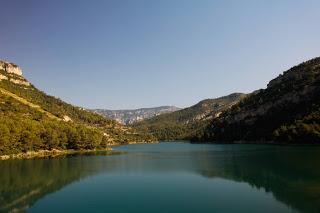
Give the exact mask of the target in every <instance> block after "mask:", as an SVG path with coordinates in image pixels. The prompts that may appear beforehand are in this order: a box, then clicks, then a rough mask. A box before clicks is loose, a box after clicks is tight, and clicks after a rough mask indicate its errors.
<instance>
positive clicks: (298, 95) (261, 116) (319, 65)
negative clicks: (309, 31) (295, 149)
mask: <svg viewBox="0 0 320 213" xmlns="http://www.w3.org/2000/svg"><path fill="white" fill-rule="evenodd" d="M194 140H196V141H213V142H214V141H218V142H221V141H225V142H233V141H255V142H257V141H258V142H266V141H271V142H278V143H319V142H320V57H318V58H314V59H312V60H309V61H307V62H304V63H301V64H299V65H298V66H295V67H293V68H291V69H289V70H288V71H286V72H284V73H283V74H282V75H280V76H279V77H277V78H275V79H273V80H272V81H270V83H269V84H268V85H267V88H266V89H261V90H259V91H256V92H254V93H252V94H251V95H249V96H247V97H246V98H244V99H243V100H242V101H240V102H239V103H238V104H236V105H234V106H233V107H232V108H231V109H230V110H228V111H225V112H224V113H222V114H221V115H220V116H219V117H218V118H215V119H213V120H212V121H211V122H210V124H209V125H207V127H206V128H204V129H202V130H201V131H198V132H197V133H196V134H195V135H194Z"/></svg>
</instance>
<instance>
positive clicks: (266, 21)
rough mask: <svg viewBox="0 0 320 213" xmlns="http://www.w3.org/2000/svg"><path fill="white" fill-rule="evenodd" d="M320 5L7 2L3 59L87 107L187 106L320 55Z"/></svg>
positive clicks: (0, 40)
mask: <svg viewBox="0 0 320 213" xmlns="http://www.w3.org/2000/svg"><path fill="white" fill-rule="evenodd" d="M319 20H320V1H316V0H314V1H308V0H265V1H263V0H251V1H250V0H241V1H240V0H234V1H231V0H230V1H228V0H221V1H214V0H208V1H206V0H87V1H80V0H28V1H26V0H1V12H0V26H1V29H0V32H1V33H0V58H1V59H6V60H9V61H12V62H15V63H17V64H18V65H20V66H21V67H22V68H23V70H24V74H25V76H26V77H27V78H28V79H29V80H30V81H31V82H32V83H33V84H34V85H36V86H37V87H38V88H40V89H41V90H43V91H45V92H47V93H48V94H51V95H54V96H57V97H60V98H61V99H63V100H65V101H67V102H70V103H73V104H76V105H79V106H84V107H88V108H111V109H123V108H138V107H152V106H159V105H176V106H179V107H185V106H190V105H192V104H195V103H196V102H198V101H200V100H201V99H205V98H213V97H218V96H222V95H226V94H229V93H232V92H251V91H253V90H256V89H259V88H264V87H265V86H266V84H267V82H268V81H269V80H271V79H272V78H274V77H276V76H278V75H279V74H280V73H281V72H283V71H285V70H286V69H288V68H290V67H291V66H293V65H296V64H298V63H300V62H302V61H304V60H307V59H310V58H313V57H316V56H320V27H319V26H320V25H319Z"/></svg>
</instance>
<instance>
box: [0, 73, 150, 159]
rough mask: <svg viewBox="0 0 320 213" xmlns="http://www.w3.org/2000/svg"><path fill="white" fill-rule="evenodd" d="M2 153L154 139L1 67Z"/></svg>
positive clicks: (0, 124)
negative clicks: (34, 84)
mask: <svg viewBox="0 0 320 213" xmlns="http://www.w3.org/2000/svg"><path fill="white" fill-rule="evenodd" d="M0 74H1V75H5V76H7V77H8V80H1V81H0V155H5V154H16V153H20V152H27V151H39V150H52V149H62V150H65V149H75V150H82V149H83V150H84V149H105V148H106V147H107V146H108V144H118V143H129V142H142V141H150V140H152V137H151V136H149V135H146V134H144V133H137V132H136V131H135V130H133V129H132V128H128V127H124V126H122V125H120V124H118V123H117V122H115V121H113V120H111V119H107V118H104V117H103V116H101V115H98V114H96V113H93V112H90V111H88V110H85V109H82V108H80V107H75V106H72V105H71V104H67V103H65V102H63V101H61V100H60V99H57V98H55V97H52V96H48V95H46V94H45V93H44V92H41V91H39V90H38V89H37V88H35V87H34V86H33V85H30V86H27V85H24V84H17V83H12V82H11V81H10V79H11V78H17V79H21V78H22V77H20V76H16V75H14V74H8V73H6V72H5V71H4V70H0Z"/></svg>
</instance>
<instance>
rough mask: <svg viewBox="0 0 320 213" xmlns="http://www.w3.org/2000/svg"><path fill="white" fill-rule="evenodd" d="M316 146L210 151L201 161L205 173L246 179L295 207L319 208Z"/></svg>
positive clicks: (318, 152)
mask: <svg viewBox="0 0 320 213" xmlns="http://www.w3.org/2000/svg"><path fill="white" fill-rule="evenodd" d="M315 148H316V149H313V148H312V147H276V146H271V147H266V149H265V150H264V149H261V150H260V151H258V150H255V151H252V152H250V151H249V152H241V151H239V150H234V151H230V152H229V153H228V154H226V153H224V154H223V156H221V157H219V155H216V156H215V157H214V155H212V153H211V154H210V152H209V154H208V155H207V159H203V160H202V161H201V162H199V163H200V164H202V168H203V171H201V174H202V175H204V176H206V177H221V178H226V179H230V180H234V181H239V182H246V183H249V184H250V185H251V186H253V187H256V188H258V189H264V190H265V191H266V192H271V193H272V194H273V195H274V197H275V198H276V199H277V200H279V201H280V202H283V203H285V204H287V205H289V206H291V207H292V208H294V209H297V210H299V211H302V212H320V169H319V168H320V149H319V148H318V147H315ZM204 156H205V155H204Z"/></svg>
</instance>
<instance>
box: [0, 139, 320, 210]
mask: <svg viewBox="0 0 320 213" xmlns="http://www.w3.org/2000/svg"><path fill="white" fill-rule="evenodd" d="M150 146H152V145H150ZM212 147H214V148H210V147H209V148H206V149H197V148H196V149H194V146H192V147H189V148H188V149H182V150H180V151H179V150H160V151H159V150H156V149H154V150H145V151H133V152H130V153H128V154H123V155H114V156H107V157H106V156H73V157H59V158H51V159H31V160H14V161H3V162H0V171H1V172H2V174H1V176H0V212H2V211H4V212H7V211H10V210H21V211H23V210H25V209H27V208H28V207H30V206H32V205H33V204H34V203H35V202H36V201H37V200H38V199H40V198H42V197H44V196H45V195H47V194H49V193H52V192H54V191H57V190H59V189H61V188H63V187H64V186H66V185H68V184H70V183H72V182H75V181H78V180H80V179H82V178H85V177H88V176H91V175H95V174H98V173H102V172H107V173H123V174H128V173H130V172H132V173H140V174H147V173H153V174H155V173H161V174H164V173H167V174H168V176H170V174H172V173H186V174H188V173H193V174H200V175H202V176H205V177H208V178H214V177H219V178H224V179H228V180H233V181H237V182H246V183H248V184H250V185H251V186H252V187H255V188H262V189H264V190H265V191H267V192H271V193H272V194H273V195H274V197H275V198H276V199H277V200H279V201H281V202H283V203H285V204H287V205H289V206H291V207H293V208H294V209H297V210H300V211H302V212H319V211H320V170H319V169H318V168H319V166H320V149H319V148H317V147H315V148H313V147H277V146H261V145H260V146H252V145H241V146H237V145H235V146H232V145H231V146H230V145H226V146H224V145H221V146H212ZM239 199H241V198H239Z"/></svg>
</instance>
